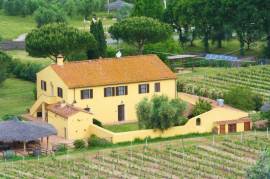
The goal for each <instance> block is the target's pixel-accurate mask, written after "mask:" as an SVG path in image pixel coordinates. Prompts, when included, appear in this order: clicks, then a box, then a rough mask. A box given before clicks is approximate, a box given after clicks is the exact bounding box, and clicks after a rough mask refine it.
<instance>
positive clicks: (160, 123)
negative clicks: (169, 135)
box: [136, 96, 186, 130]
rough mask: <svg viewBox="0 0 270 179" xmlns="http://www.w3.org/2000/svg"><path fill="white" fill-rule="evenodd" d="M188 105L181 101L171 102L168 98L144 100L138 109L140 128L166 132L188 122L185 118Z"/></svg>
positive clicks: (158, 97)
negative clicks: (184, 114)
mask: <svg viewBox="0 0 270 179" xmlns="http://www.w3.org/2000/svg"><path fill="white" fill-rule="evenodd" d="M185 108H186V104H185V103H184V102H183V101H181V100H180V99H172V100H169V98H168V97H166V96H154V97H153V98H152V99H151V100H150V101H149V100H148V99H146V98H145V99H143V100H142V101H140V102H139V104H138V105H137V107H136V111H137V117H138V120H139V127H140V128H145V129H160V130H165V129H168V128H170V127H173V126H176V125H181V124H184V123H185V122H186V119H185V117H183V113H184V110H185Z"/></svg>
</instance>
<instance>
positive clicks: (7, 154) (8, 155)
mask: <svg viewBox="0 0 270 179" xmlns="http://www.w3.org/2000/svg"><path fill="white" fill-rule="evenodd" d="M3 157H4V159H7V160H8V159H12V158H14V157H16V153H15V152H14V151H13V150H7V151H4V153H3Z"/></svg>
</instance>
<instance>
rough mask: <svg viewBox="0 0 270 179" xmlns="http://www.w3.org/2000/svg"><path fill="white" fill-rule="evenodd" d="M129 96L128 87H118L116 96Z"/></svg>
mask: <svg viewBox="0 0 270 179" xmlns="http://www.w3.org/2000/svg"><path fill="white" fill-rule="evenodd" d="M127 94H128V87H127V86H118V87H116V96H123V95H127Z"/></svg>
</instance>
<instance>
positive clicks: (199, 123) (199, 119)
mask: <svg viewBox="0 0 270 179" xmlns="http://www.w3.org/2000/svg"><path fill="white" fill-rule="evenodd" d="M200 125H201V118H197V119H196V126H200Z"/></svg>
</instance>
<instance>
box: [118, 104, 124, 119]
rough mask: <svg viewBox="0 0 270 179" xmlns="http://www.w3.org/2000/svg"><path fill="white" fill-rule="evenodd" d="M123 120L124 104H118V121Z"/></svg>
mask: <svg viewBox="0 0 270 179" xmlns="http://www.w3.org/2000/svg"><path fill="white" fill-rule="evenodd" d="M124 120H125V105H123V104H122V105H119V106H118V121H124Z"/></svg>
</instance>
